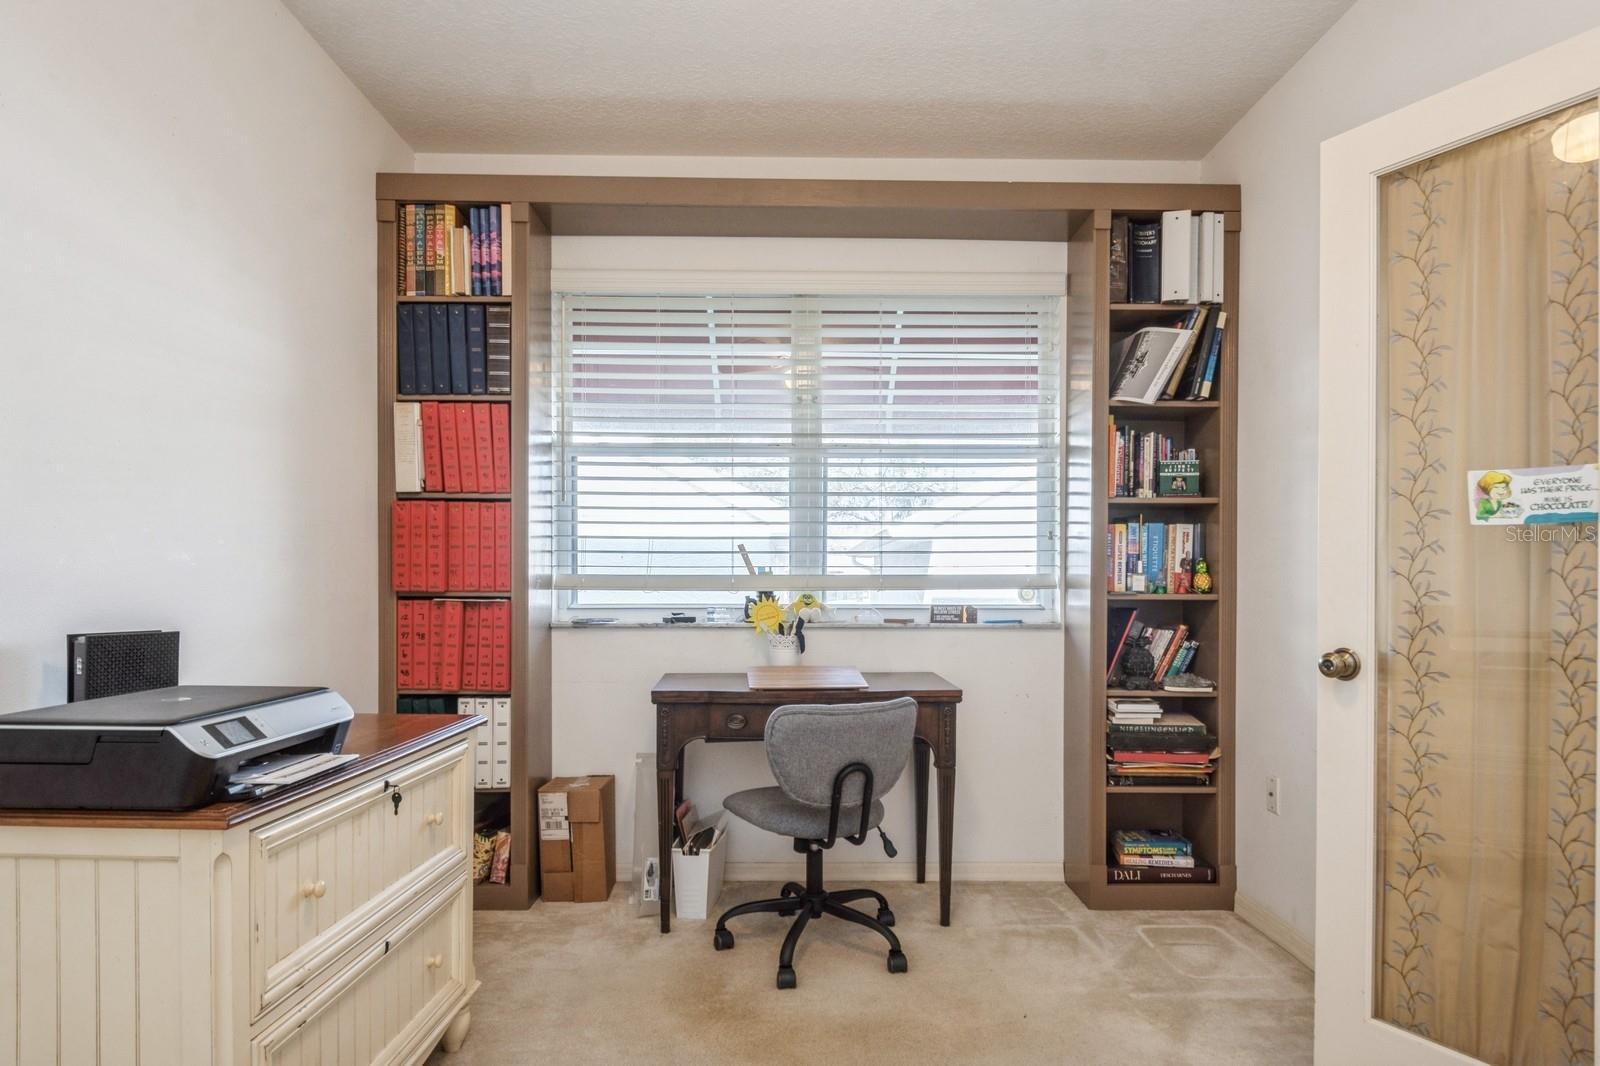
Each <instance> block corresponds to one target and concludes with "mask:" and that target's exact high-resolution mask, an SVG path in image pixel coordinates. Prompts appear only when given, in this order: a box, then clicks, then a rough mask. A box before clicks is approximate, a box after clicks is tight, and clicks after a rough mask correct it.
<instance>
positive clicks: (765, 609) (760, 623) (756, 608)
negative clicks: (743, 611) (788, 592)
mask: <svg viewBox="0 0 1600 1066" xmlns="http://www.w3.org/2000/svg"><path fill="white" fill-rule="evenodd" d="M787 613H788V612H786V611H785V610H784V609H783V607H782V606H781V605H780V604H779V603H778V597H777V596H774V595H773V594H772V593H770V592H762V593H759V594H758V595H757V596H756V600H755V602H754V603H752V604H751V605H750V624H751V625H752V626H754V627H755V628H756V629H757V630H759V631H760V632H762V633H766V634H768V635H769V636H770V635H771V634H774V633H779V632H782V630H783V624H784V622H785V620H786V619H785V616H786V615H787Z"/></svg>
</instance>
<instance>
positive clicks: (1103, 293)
mask: <svg viewBox="0 0 1600 1066" xmlns="http://www.w3.org/2000/svg"><path fill="white" fill-rule="evenodd" d="M1181 206H1183V207H1188V208H1193V209H1195V210H1218V211H1223V212H1225V216H1224V218H1225V233H1224V251H1225V256H1226V262H1225V277H1224V290H1223V296H1224V300H1223V304H1222V309H1223V310H1224V311H1226V312H1227V314H1228V328H1227V330H1226V332H1225V334H1224V344H1223V348H1222V352H1221V356H1220V358H1219V365H1218V378H1217V391H1216V394H1215V395H1214V396H1213V398H1211V399H1209V400H1190V401H1166V402H1162V403H1157V404H1154V405H1145V404H1135V403H1128V402H1125V401H1112V400H1111V399H1110V398H1109V397H1110V383H1111V374H1112V371H1113V369H1114V368H1113V367H1112V366H1111V351H1112V348H1113V346H1114V344H1115V343H1116V341H1117V340H1118V339H1119V338H1121V337H1122V336H1124V335H1126V334H1128V333H1131V332H1133V331H1134V330H1136V329H1139V328H1140V327H1142V326H1146V325H1152V324H1157V323H1160V324H1167V323H1169V322H1170V321H1171V319H1172V318H1173V315H1174V312H1181V311H1184V310H1187V309H1188V307H1187V306H1186V305H1177V304H1143V303H1141V304H1127V303H1116V304H1114V303H1112V302H1111V300H1110V270H1109V264H1110V254H1111V220H1112V218H1113V216H1115V215H1127V216H1129V217H1130V218H1133V219H1159V218H1160V211H1159V210H1149V209H1131V210H1118V209H1117V208H1114V207H1111V208H1101V209H1097V210H1095V211H1094V212H1092V214H1091V216H1090V217H1089V218H1088V219H1086V220H1085V221H1084V222H1083V223H1082V224H1081V225H1080V227H1079V228H1078V230H1077V231H1076V232H1075V234H1074V238H1073V240H1072V242H1071V244H1072V246H1071V252H1070V253H1069V269H1070V271H1071V274H1072V278H1071V284H1070V286H1069V296H1068V301H1069V308H1070V311H1071V317H1070V319H1069V321H1070V323H1071V326H1070V329H1069V335H1068V344H1067V353H1066V358H1067V367H1068V380H1069V381H1070V382H1071V383H1072V390H1071V393H1070V397H1069V401H1068V406H1067V432H1066V433H1065V434H1064V440H1065V444H1064V448H1065V450H1066V453H1067V455H1066V460H1067V461H1066V463H1065V468H1066V469H1067V471H1068V481H1067V492H1066V495H1067V500H1068V511H1069V536H1068V543H1067V546H1066V551H1065V553H1064V554H1065V557H1066V563H1065V569H1066V583H1067V595H1066V602H1067V610H1066V612H1065V614H1066V617H1065V623H1066V628H1067V638H1066V641H1067V690H1066V691H1067V699H1066V705H1067V734H1068V735H1067V745H1066V747H1067V766H1066V780H1067V783H1068V794H1067V823H1068V830H1067V841H1066V843H1067V863H1066V866H1067V880H1068V882H1069V883H1070V884H1071V885H1072V887H1073V889H1074V891H1076V892H1077V894H1078V895H1079V897H1081V898H1082V899H1083V901H1084V902H1085V903H1086V904H1087V905H1088V906H1090V907H1093V908H1100V909H1122V908H1140V909H1144V908H1150V909H1168V908H1172V909H1189V908H1193V909H1230V908H1232V906H1233V893H1234V883H1235V868H1234V774H1233V768H1234V763H1235V759H1236V751H1235V746H1234V727H1233V726H1234V713H1233V712H1234V674H1235V667H1234V659H1235V626H1234V613H1235V599H1234V596H1235V589H1236V587H1237V577H1238V566H1239V560H1238V556H1237V552H1236V551H1235V545H1236V529H1235V526H1236V517H1235V516H1236V512H1237V500H1236V491H1237V489H1236V478H1235V469H1236V461H1237V456H1236V450H1237V436H1238V431H1237V418H1236V411H1237V395H1238V390H1237V381H1238V366H1237V354H1236V353H1237V349H1238V336H1239V328H1240V323H1239V315H1238V291H1239V239H1238V238H1239V214H1238V212H1237V211H1236V210H1232V208H1233V206H1234V204H1232V203H1228V202H1219V203H1217V204H1214V205H1207V204H1194V203H1186V204H1183V205H1181ZM1113 417H1114V418H1115V419H1116V422H1117V424H1118V425H1119V426H1120V425H1133V426H1136V427H1139V428H1141V429H1154V430H1159V431H1161V432H1163V433H1166V434H1168V435H1170V436H1172V437H1174V438H1175V439H1176V440H1177V442H1178V447H1189V448H1195V449H1196V450H1197V451H1198V453H1199V457H1200V470H1201V477H1202V486H1203V490H1204V492H1205V495H1204V496H1199V497H1158V498H1155V499H1128V498H1112V496H1111V495H1110V493H1111V484H1110V480H1111V477H1110V465H1111V456H1110V455H1109V454H1108V453H1109V450H1110V447H1111V444H1110V441H1109V439H1108V429H1109V425H1110V421H1111V419H1112V418H1113ZM1141 516H1142V517H1143V518H1145V519H1148V520H1152V521H1172V522H1196V523H1200V524H1202V525H1203V526H1204V527H1205V554H1206V560H1207V562H1208V563H1209V564H1210V567H1211V572H1212V575H1213V591H1212V592H1211V593H1209V594H1207V595H1194V594H1189V595H1176V594H1160V595H1155V594H1144V593H1114V592H1109V591H1107V587H1108V584H1109V582H1108V580H1107V559H1106V554H1107V553H1106V529H1107V527H1108V525H1109V524H1110V523H1114V522H1116V521H1118V520H1119V519H1125V518H1137V517H1141ZM1116 607H1135V608H1137V610H1138V612H1139V613H1138V617H1139V620H1140V621H1141V622H1144V623H1147V624H1152V625H1157V626H1160V625H1172V624H1178V623H1181V624H1184V625H1187V626H1188V627H1189V629H1190V631H1191V636H1193V637H1194V639H1197V640H1199V641H1200V650H1199V653H1198V655H1197V657H1196V660H1195V662H1194V665H1193V667H1192V669H1193V671H1194V672H1195V673H1198V674H1201V675H1203V676H1205V677H1208V678H1210V679H1212V680H1214V681H1216V683H1217V687H1216V690H1215V691H1214V692H1209V693H1197V692H1165V691H1157V692H1153V693H1151V692H1139V693H1131V692H1118V691H1114V690H1112V691H1108V690H1107V687H1106V655H1107V640H1108V632H1107V630H1108V628H1109V617H1110V613H1111V610H1112V609H1113V608H1116ZM1118 695H1127V696H1151V697H1153V698H1155V699H1157V700H1158V701H1159V702H1160V703H1161V704H1162V705H1163V706H1164V707H1166V708H1169V709H1172V710H1178V709H1181V710H1184V711H1187V712H1189V713H1191V714H1193V715H1195V716H1196V717H1198V718H1200V719H1201V720H1202V721H1204V722H1205V723H1206V724H1207V725H1209V726H1210V727H1211V731H1212V732H1214V733H1215V734H1216V736H1217V738H1218V743H1219V745H1220V747H1221V749H1222V758H1221V760H1220V762H1219V763H1218V766H1217V770H1216V772H1215V773H1214V774H1213V775H1212V784H1210V785H1206V786H1148V787H1144V786H1141V787H1114V786H1111V785H1108V784H1107V775H1106V765H1105V750H1106V726H1105V711H1106V699H1107V697H1108V696H1118ZM1075 786H1077V787H1081V788H1083V789H1084V793H1086V794H1084V793H1080V794H1079V795H1076V796H1075V795H1074V794H1073V792H1074V790H1075ZM1080 802H1081V807H1080V806H1079V804H1080ZM1149 828H1164V829H1176V830H1178V831H1180V832H1182V833H1183V834H1184V835H1185V836H1187V837H1189V839H1190V840H1191V841H1192V842H1193V844H1194V847H1195V852H1196V855H1197V857H1198V858H1199V859H1200V860H1201V861H1202V862H1205V863H1208V864H1210V865H1212V866H1214V867H1215V868H1216V871H1217V877H1216V882H1215V883H1214V884H1130V883H1126V882H1122V883H1116V882H1110V881H1109V880H1108V867H1109V865H1110V864H1109V863H1108V856H1107V852H1108V839H1109V835H1110V833H1111V832H1112V831H1114V830H1117V829H1149Z"/></svg>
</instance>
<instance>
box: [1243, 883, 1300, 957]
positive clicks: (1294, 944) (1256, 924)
mask: <svg viewBox="0 0 1600 1066" xmlns="http://www.w3.org/2000/svg"><path fill="white" fill-rule="evenodd" d="M1233 913H1235V914H1237V915H1238V916H1239V918H1240V919H1241V920H1242V921H1243V922H1244V923H1245V924H1246V925H1248V926H1250V927H1251V928H1252V929H1254V930H1255V931H1256V932H1258V933H1260V934H1261V935H1262V936H1264V937H1266V938H1267V939H1268V940H1270V941H1272V942H1273V943H1274V944H1276V945H1278V946H1279V947H1280V948H1282V949H1283V950H1284V951H1287V952H1288V953H1289V954H1290V955H1292V956H1294V958H1295V959H1296V960H1297V961H1298V962H1299V963H1300V964H1301V965H1302V966H1304V967H1305V968H1306V969H1308V970H1315V969H1316V968H1317V967H1316V947H1315V945H1314V944H1312V942H1311V941H1309V940H1307V939H1306V938H1305V937H1303V936H1301V935H1300V931H1299V930H1297V929H1296V928H1295V927H1294V926H1292V925H1290V924H1289V923H1288V922H1286V921H1284V920H1283V919H1282V918H1279V917H1278V916H1277V915H1276V914H1273V913H1272V911H1270V910H1268V909H1267V907H1266V905H1265V904H1263V903H1261V902H1260V901H1259V900H1255V899H1252V898H1250V897H1249V896H1247V895H1245V894H1244V893H1243V892H1238V891H1236V892H1234V894H1233Z"/></svg>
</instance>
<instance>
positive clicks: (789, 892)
mask: <svg viewBox="0 0 1600 1066" xmlns="http://www.w3.org/2000/svg"><path fill="white" fill-rule="evenodd" d="M804 891H805V889H803V888H801V887H800V886H799V885H797V884H796V883H795V882H793V881H790V882H789V883H788V884H786V885H784V886H783V887H782V888H780V889H778V895H780V896H798V895H800V893H802V892H804Z"/></svg>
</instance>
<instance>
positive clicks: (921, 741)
mask: <svg viewBox="0 0 1600 1066" xmlns="http://www.w3.org/2000/svg"><path fill="white" fill-rule="evenodd" d="M863 676H864V677H865V678H866V681H867V687H866V688H865V689H826V690H819V691H807V692H790V691H785V692H776V691H773V692H767V691H752V690H751V688H750V686H749V685H748V684H747V683H746V681H745V675H744V674H743V673H737V674H666V675H664V676H663V677H662V678H661V680H660V681H658V682H656V686H655V688H654V689H653V690H652V691H651V693H650V700H651V702H653V703H654V704H655V705H656V815H657V829H658V834H659V844H660V853H659V854H660V869H661V931H662V932H663V933H667V932H671V930H672V812H673V811H674V810H675V809H676V808H677V806H678V804H679V803H680V802H682V800H683V751H684V748H685V747H687V746H688V744H689V742H690V741H692V740H704V741H707V742H710V743H721V742H725V741H750V740H761V739H762V737H763V735H764V734H765V732H766V728H767V718H768V716H769V715H771V713H772V710H773V708H775V707H781V706H783V705H785V704H790V703H871V702H876V701H879V700H892V699H898V698H899V697H901V696H910V697H911V698H912V699H914V700H916V701H917V731H916V740H915V742H914V743H913V744H912V771H913V778H914V780H913V785H914V789H915V799H916V809H917V881H918V883H919V884H920V883H921V882H924V881H926V880H927V852H928V760H929V757H930V756H932V759H933V765H934V768H935V769H937V770H938V772H939V924H940V925H949V924H950V851H951V838H952V835H953V834H952V828H953V827H952V822H953V821H954V819H955V809H956V704H958V703H960V702H961V690H960V689H958V688H956V687H955V686H954V685H952V684H951V683H950V682H948V681H946V680H945V679H944V678H942V677H940V676H939V675H938V674H927V673H896V674H864V675H863Z"/></svg>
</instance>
